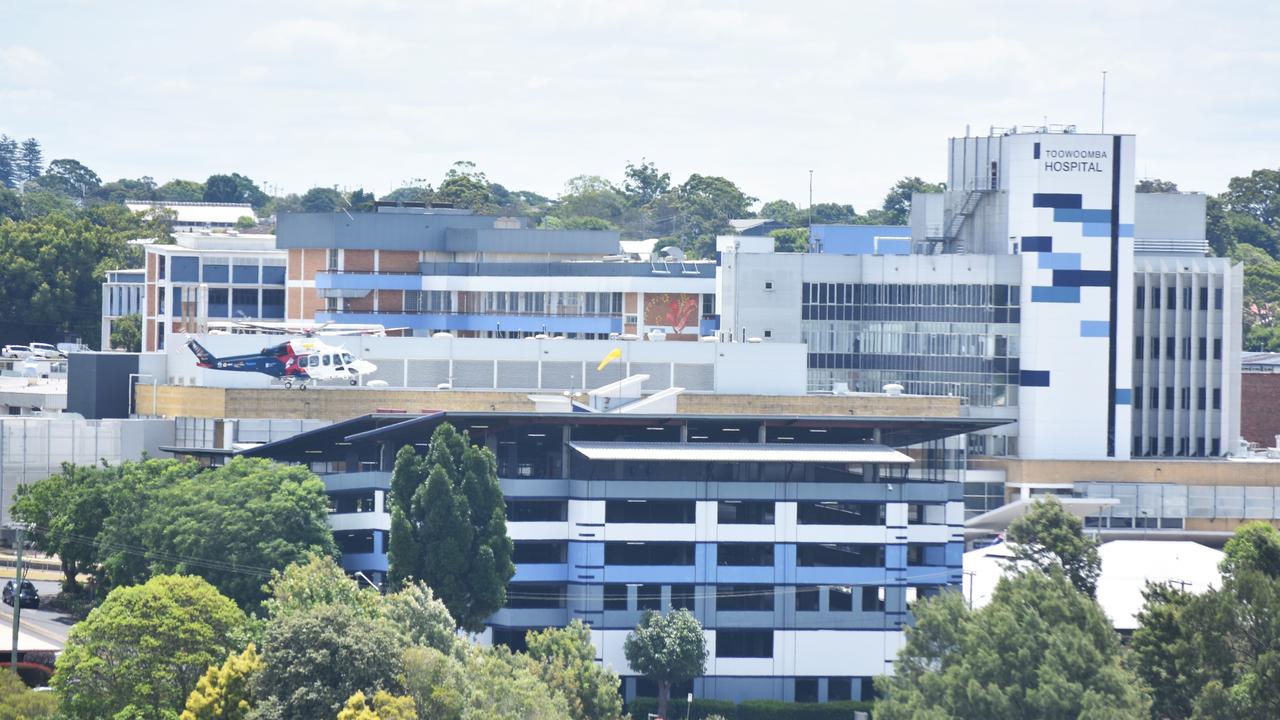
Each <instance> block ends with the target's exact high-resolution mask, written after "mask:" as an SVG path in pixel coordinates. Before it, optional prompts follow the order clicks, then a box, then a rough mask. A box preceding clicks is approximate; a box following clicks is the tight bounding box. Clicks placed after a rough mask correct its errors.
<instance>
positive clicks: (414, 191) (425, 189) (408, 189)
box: [382, 185, 435, 203]
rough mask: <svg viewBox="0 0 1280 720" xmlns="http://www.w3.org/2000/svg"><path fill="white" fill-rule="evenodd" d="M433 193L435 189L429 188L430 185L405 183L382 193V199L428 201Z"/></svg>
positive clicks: (388, 200) (391, 200) (390, 200)
mask: <svg viewBox="0 0 1280 720" xmlns="http://www.w3.org/2000/svg"><path fill="white" fill-rule="evenodd" d="M434 195H435V191H434V190H432V189H431V186H430V185H407V186H405V187H399V188H396V189H395V190H392V191H391V192H389V193H387V194H386V195H383V196H382V199H383V200H385V201H387V202H421V203H429V202H431V198H432V197H433V196H434Z"/></svg>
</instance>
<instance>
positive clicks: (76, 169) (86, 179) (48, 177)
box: [38, 158, 102, 200]
mask: <svg viewBox="0 0 1280 720" xmlns="http://www.w3.org/2000/svg"><path fill="white" fill-rule="evenodd" d="M38 182H39V183H40V187H42V188H44V189H46V190H52V191H53V192H59V193H62V194H63V195H66V196H67V197H72V198H79V199H81V200H83V199H84V198H87V197H88V196H90V195H93V194H95V193H96V192H97V191H98V188H99V187H100V186H101V185H102V179H101V178H99V177H98V173H96V172H94V171H92V170H90V169H89V168H87V167H85V166H84V165H83V164H82V163H81V162H80V161H79V160H72V159H69V158H67V159H61V160H54V161H53V162H50V163H49V169H48V170H46V171H45V173H44V175H41V176H40V179H39V181H38Z"/></svg>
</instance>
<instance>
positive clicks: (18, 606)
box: [9, 525, 26, 675]
mask: <svg viewBox="0 0 1280 720" xmlns="http://www.w3.org/2000/svg"><path fill="white" fill-rule="evenodd" d="M17 531H18V536H17V541H18V554H17V559H16V560H15V561H14V563H13V576H14V581H13V582H14V588H13V645H12V646H10V647H11V649H10V653H9V669H11V670H13V674H14V675H17V674H18V627H19V622H21V617H22V546H23V544H25V542H26V539H25V538H24V537H23V528H22V526H21V525H19V526H18V527H17Z"/></svg>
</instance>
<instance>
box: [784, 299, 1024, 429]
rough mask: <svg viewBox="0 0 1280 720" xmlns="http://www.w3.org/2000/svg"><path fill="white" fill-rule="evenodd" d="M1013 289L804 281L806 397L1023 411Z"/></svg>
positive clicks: (1015, 304) (1018, 311) (802, 307)
mask: <svg viewBox="0 0 1280 720" xmlns="http://www.w3.org/2000/svg"><path fill="white" fill-rule="evenodd" d="M1018 292H1019V288H1018V286H1017V285H1002V284H998V285H931V284H901V283H892V284H864V283H804V284H803V288H802V305H801V323H802V337H803V340H804V342H805V343H807V344H808V346H809V362H808V365H809V390H810V391H811V392H821V391H829V390H831V389H832V388H833V386H834V384H835V383H845V384H847V385H848V387H849V389H850V390H854V391H861V392H879V391H880V389H881V388H882V387H883V386H884V385H886V384H888V383H897V384H900V385H902V386H903V388H904V390H905V392H907V393H909V394H918V395H944V396H960V397H963V398H965V399H966V400H967V401H968V403H969V404H970V405H972V406H975V407H1006V406H1014V405H1017V404H1018V369H1019V368H1018V323H1019V321H1020V319H1021V317H1020V315H1021V311H1020V308H1019V307H1018Z"/></svg>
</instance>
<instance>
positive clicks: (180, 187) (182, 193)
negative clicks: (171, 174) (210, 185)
mask: <svg viewBox="0 0 1280 720" xmlns="http://www.w3.org/2000/svg"><path fill="white" fill-rule="evenodd" d="M156 196H157V197H158V199H160V200H169V201H173V202H200V201H201V200H203V199H204V183H200V182H196V181H194V180H178V179H174V180H170V181H169V182H167V183H165V184H163V185H161V186H160V187H158V188H156Z"/></svg>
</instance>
